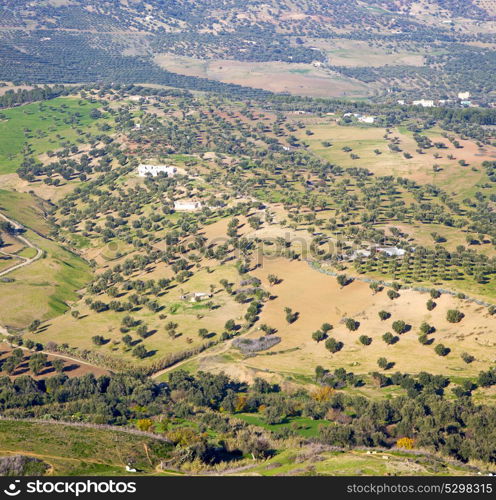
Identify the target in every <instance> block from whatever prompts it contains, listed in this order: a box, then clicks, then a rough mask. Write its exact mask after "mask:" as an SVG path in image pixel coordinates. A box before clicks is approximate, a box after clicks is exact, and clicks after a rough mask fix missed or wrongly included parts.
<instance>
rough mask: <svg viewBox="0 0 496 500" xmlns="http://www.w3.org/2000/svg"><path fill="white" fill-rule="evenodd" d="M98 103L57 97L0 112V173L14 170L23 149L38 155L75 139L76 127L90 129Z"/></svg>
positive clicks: (76, 136)
mask: <svg viewBox="0 0 496 500" xmlns="http://www.w3.org/2000/svg"><path fill="white" fill-rule="evenodd" d="M100 106H101V103H90V102H89V101H85V100H81V99H77V98H74V97H71V98H64V97H59V98H57V99H53V100H51V101H48V102H43V103H33V104H27V105H25V106H19V107H17V108H13V109H7V110H3V111H2V112H1V113H0V174H8V173H11V172H15V171H16V170H17V168H19V166H20V165H21V163H22V160H23V156H24V154H23V151H24V152H26V153H27V152H28V151H29V154H32V155H35V156H37V155H39V154H42V153H46V152H47V151H50V150H57V149H60V148H61V147H63V143H69V142H70V143H75V140H76V139H77V138H78V136H79V134H78V132H77V131H76V129H81V130H84V132H90V131H91V125H92V123H94V122H95V120H94V119H93V118H91V117H90V113H91V111H92V110H93V109H96V108H98V107H100Z"/></svg>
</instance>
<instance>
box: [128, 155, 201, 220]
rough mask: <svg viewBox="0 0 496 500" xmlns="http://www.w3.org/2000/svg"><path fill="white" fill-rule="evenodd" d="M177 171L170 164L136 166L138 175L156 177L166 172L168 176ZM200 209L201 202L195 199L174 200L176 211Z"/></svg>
mask: <svg viewBox="0 0 496 500" xmlns="http://www.w3.org/2000/svg"><path fill="white" fill-rule="evenodd" d="M177 173H178V170H177V168H176V167H173V166H170V165H145V164H141V165H139V166H138V176H139V177H147V176H151V177H157V175H159V174H166V175H167V176H168V177H173V176H174V175H176V174H177ZM201 209H202V203H201V202H200V201H198V200H195V199H183V200H177V201H175V202H174V210H176V211H177V212H194V211H196V210H201Z"/></svg>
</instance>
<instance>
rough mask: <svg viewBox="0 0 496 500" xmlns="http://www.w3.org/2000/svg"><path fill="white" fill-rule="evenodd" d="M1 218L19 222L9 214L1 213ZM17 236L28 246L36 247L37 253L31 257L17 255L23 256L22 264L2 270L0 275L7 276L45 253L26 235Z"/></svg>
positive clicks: (14, 222)
mask: <svg viewBox="0 0 496 500" xmlns="http://www.w3.org/2000/svg"><path fill="white" fill-rule="evenodd" d="M0 218H1V219H4V220H5V221H7V222H10V224H12V225H14V226H16V225H18V223H17V222H16V221H15V220H12V219H9V218H8V217H7V216H5V215H4V214H2V213H0ZM16 238H17V239H18V240H19V241H22V243H24V244H25V245H26V246H27V247H29V248H34V249H35V250H36V255H35V256H34V257H33V258H31V259H28V258H26V257H21V256H19V255H17V257H19V258H21V259H22V260H23V262H21V263H20V264H16V265H15V266H12V267H9V268H8V269H5V270H4V271H1V272H0V277H2V276H5V275H6V274H9V273H11V272H12V271H15V270H16V269H20V268H21V267H24V266H28V265H29V264H32V263H33V262H35V261H37V260H38V259H39V258H40V257H41V256H42V255H43V250H42V249H41V248H39V247H37V246H36V245H34V244H33V243H31V242H30V241H29V240H28V239H27V238H25V237H24V236H21V235H20V234H17V235H16Z"/></svg>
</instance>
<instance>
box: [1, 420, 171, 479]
mask: <svg viewBox="0 0 496 500" xmlns="http://www.w3.org/2000/svg"><path fill="white" fill-rule="evenodd" d="M0 443H1V444H0V456H7V455H14V454H22V455H26V456H29V457H35V458H38V459H40V460H42V461H44V462H45V463H47V464H49V467H50V469H49V471H48V473H49V474H50V475H57V476H86V475H91V476H112V475H116V476H117V475H119V476H120V475H124V474H126V471H125V466H126V465H127V464H128V463H132V464H133V466H134V467H135V468H137V469H139V470H140V471H141V473H143V474H154V473H155V472H156V470H155V469H156V467H157V466H158V464H159V463H160V460H161V459H164V458H166V457H167V456H168V452H169V450H170V448H171V447H170V445H167V444H166V443H164V442H162V441H159V440H155V439H153V438H147V437H141V436H136V435H133V434H129V433H125V432H120V431H112V430H109V429H104V428H102V429H95V428H85V427H71V426H69V425H64V424H53V423H50V422H47V423H32V422H22V421H0Z"/></svg>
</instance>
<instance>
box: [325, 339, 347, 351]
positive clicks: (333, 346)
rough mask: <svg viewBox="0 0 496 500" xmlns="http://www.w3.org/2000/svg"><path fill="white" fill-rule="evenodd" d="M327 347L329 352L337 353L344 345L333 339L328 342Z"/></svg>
mask: <svg viewBox="0 0 496 500" xmlns="http://www.w3.org/2000/svg"><path fill="white" fill-rule="evenodd" d="M325 346H326V349H327V350H328V351H329V352H332V353H335V352H338V351H340V350H341V349H342V348H343V343H342V342H339V341H338V340H336V339H334V338H332V337H331V338H329V339H327V340H326V343H325Z"/></svg>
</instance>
